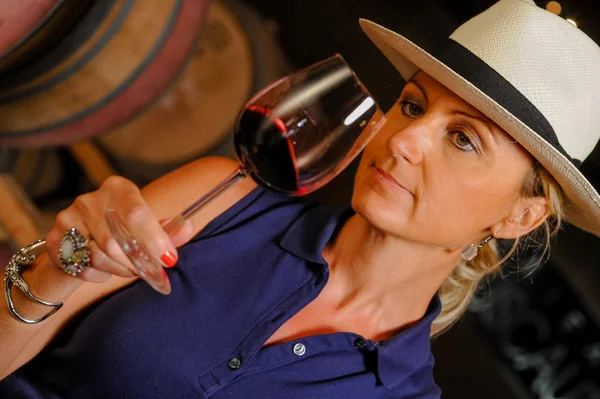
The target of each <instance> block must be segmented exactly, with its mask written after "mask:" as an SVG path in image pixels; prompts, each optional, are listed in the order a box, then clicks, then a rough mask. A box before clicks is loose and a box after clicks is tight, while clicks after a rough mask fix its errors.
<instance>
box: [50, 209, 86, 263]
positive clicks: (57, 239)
mask: <svg viewBox="0 0 600 399" xmlns="http://www.w3.org/2000/svg"><path fill="white" fill-rule="evenodd" d="M73 227H75V228H76V229H77V231H79V232H80V233H81V234H82V235H84V236H88V235H89V232H88V230H87V228H86V226H85V223H82V222H81V216H80V215H79V214H78V212H77V210H75V209H73V208H71V207H70V208H67V209H66V210H64V211H62V212H60V213H59V214H58V215H57V216H56V223H55V225H54V227H53V228H52V230H51V231H50V233H48V235H47V236H46V249H47V251H48V255H49V259H50V262H51V263H52V265H54V266H55V267H57V268H59V269H61V270H62V269H64V266H63V264H62V262H61V260H60V247H61V244H62V240H63V237H64V236H65V234H67V232H68V231H69V230H71V228H73Z"/></svg>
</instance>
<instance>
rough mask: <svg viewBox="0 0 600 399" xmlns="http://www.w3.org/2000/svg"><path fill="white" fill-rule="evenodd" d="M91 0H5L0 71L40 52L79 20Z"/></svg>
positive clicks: (0, 28)
mask: <svg viewBox="0 0 600 399" xmlns="http://www.w3.org/2000/svg"><path fill="white" fill-rule="evenodd" d="M89 2H90V0H2V2H0V73H7V72H8V71H9V70H10V68H15V67H17V66H18V65H19V64H20V63H21V64H22V63H23V62H25V61H26V60H27V59H28V58H29V59H30V58H31V57H33V56H35V55H37V54H39V53H40V52H42V51H44V50H45V49H47V48H48V47H49V46H51V45H53V44H55V43H56V42H57V40H59V39H60V37H61V36H62V35H63V34H64V32H65V31H66V30H67V29H69V28H70V27H71V26H72V25H73V23H74V22H75V21H76V19H77V17H78V16H79V15H80V13H81V12H82V11H83V10H84V9H85V7H86V6H87V5H88V3H89Z"/></svg>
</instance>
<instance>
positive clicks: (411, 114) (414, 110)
mask: <svg viewBox="0 0 600 399" xmlns="http://www.w3.org/2000/svg"><path fill="white" fill-rule="evenodd" d="M400 107H401V108H402V113H403V114H404V116H406V117H408V118H418V117H419V116H421V115H423V108H422V107H421V105H420V104H419V103H417V102H414V101H409V100H402V101H400Z"/></svg>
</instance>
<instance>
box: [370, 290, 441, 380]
mask: <svg viewBox="0 0 600 399" xmlns="http://www.w3.org/2000/svg"><path fill="white" fill-rule="evenodd" d="M441 310H442V303H441V302H440V297H439V295H438V294H437V293H436V294H435V295H434V297H433V298H432V300H431V302H430V303H429V307H428V308H427V311H426V312H425V316H423V318H421V319H420V320H419V321H417V322H416V323H415V324H413V325H411V326H410V327H408V328H406V329H405V330H402V331H401V332H399V333H398V334H396V335H395V336H394V337H392V338H390V339H389V340H387V341H383V342H381V344H380V345H379V354H378V360H377V370H378V374H379V379H380V380H381V382H382V383H383V385H385V386H386V387H387V388H388V389H392V388H394V387H395V386H396V385H398V384H400V383H401V382H402V381H403V380H404V379H405V378H406V377H408V376H409V375H410V374H412V373H413V372H415V371H417V370H419V369H420V368H422V367H423V366H424V365H425V363H426V362H427V361H428V360H429V358H430V356H431V341H430V333H431V323H432V322H433V320H434V319H435V318H436V317H437V316H438V315H439V314H440V311H441Z"/></svg>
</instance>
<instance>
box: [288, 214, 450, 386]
mask: <svg viewBox="0 0 600 399" xmlns="http://www.w3.org/2000/svg"><path fill="white" fill-rule="evenodd" d="M353 214H354V210H353V209H352V208H351V207H350V206H344V207H339V206H338V207H336V206H328V205H313V206H311V207H309V208H307V209H306V210H305V211H304V213H302V214H301V215H300V216H299V217H298V218H297V219H296V220H295V221H294V222H293V223H292V224H291V225H290V226H289V227H288V229H287V230H286V231H285V233H284V234H283V236H282V238H281V240H280V242H279V245H280V246H281V248H283V249H284V250H286V251H288V252H290V253H291V254H293V255H295V256H297V257H299V258H301V259H305V260H308V261H310V262H313V263H317V264H321V265H324V266H325V267H327V262H326V261H325V259H323V254H322V252H323V249H324V248H325V246H326V245H327V243H328V242H329V240H330V239H331V238H332V237H333V236H334V235H335V234H337V232H338V231H339V229H340V228H341V227H342V225H343V223H344V222H345V221H346V220H347V219H348V218H349V217H350V216H352V215H353ZM441 307H442V306H441V302H440V298H439V296H438V295H437V294H436V295H435V296H434V297H433V299H432V300H431V302H430V304H429V307H428V309H427V311H426V313H425V316H423V318H421V319H420V320H419V321H417V322H416V323H415V324H413V325H411V326H410V327H408V328H406V329H404V330H402V331H401V332H399V333H398V334H396V335H395V336H394V337H392V338H390V339H389V340H387V341H383V342H381V343H380V345H379V348H378V361H377V373H378V375H379V379H380V380H381V382H382V383H383V384H384V385H385V386H386V387H387V388H388V389H392V388H394V387H395V386H397V385H398V384H400V383H401V382H402V381H403V380H404V379H405V378H406V377H408V376H409V375H410V374H412V373H413V372H415V371H416V370H419V369H420V368H421V367H422V366H423V365H424V364H425V363H426V362H427V361H428V360H429V357H430V355H431V343H430V338H429V336H430V331H431V323H432V322H433V320H434V319H435V318H436V317H437V316H438V314H439V313H440V311H441Z"/></svg>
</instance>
